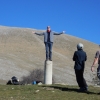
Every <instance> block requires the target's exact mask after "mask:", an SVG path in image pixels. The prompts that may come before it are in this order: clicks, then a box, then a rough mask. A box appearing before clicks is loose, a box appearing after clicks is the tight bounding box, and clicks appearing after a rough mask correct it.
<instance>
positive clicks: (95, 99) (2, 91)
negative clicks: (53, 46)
mask: <svg viewBox="0 0 100 100" xmlns="http://www.w3.org/2000/svg"><path fill="white" fill-rule="evenodd" d="M77 90H78V87H77V86H67V85H66V86H65V85H41V86H38V85H16V86H15V85H0V100H100V94H99V92H100V88H98V87H93V86H89V92H87V93H85V92H84V93H80V92H77Z"/></svg>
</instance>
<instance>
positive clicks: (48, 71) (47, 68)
mask: <svg viewBox="0 0 100 100" xmlns="http://www.w3.org/2000/svg"><path fill="white" fill-rule="evenodd" d="M44 84H47V85H50V84H52V61H45V64H44Z"/></svg>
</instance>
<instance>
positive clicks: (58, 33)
mask: <svg viewBox="0 0 100 100" xmlns="http://www.w3.org/2000/svg"><path fill="white" fill-rule="evenodd" d="M64 33H65V31H63V32H61V33H56V32H54V35H61V34H64Z"/></svg>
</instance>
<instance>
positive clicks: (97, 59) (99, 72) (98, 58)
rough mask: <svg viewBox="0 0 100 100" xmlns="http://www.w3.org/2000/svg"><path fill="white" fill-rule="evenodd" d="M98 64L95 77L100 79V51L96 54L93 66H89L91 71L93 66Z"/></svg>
mask: <svg viewBox="0 0 100 100" xmlns="http://www.w3.org/2000/svg"><path fill="white" fill-rule="evenodd" d="M97 63H98V68H97V77H98V78H99V79H100V50H99V51H97V52H96V54H95V58H94V61H93V64H92V66H91V71H92V72H93V71H94V66H95V65H96V64H97Z"/></svg>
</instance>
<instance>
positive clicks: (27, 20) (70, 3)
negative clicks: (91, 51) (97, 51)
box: [0, 0, 100, 44]
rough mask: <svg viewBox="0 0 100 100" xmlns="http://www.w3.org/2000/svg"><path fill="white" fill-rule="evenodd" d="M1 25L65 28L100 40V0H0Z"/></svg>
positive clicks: (99, 42)
mask: <svg viewBox="0 0 100 100" xmlns="http://www.w3.org/2000/svg"><path fill="white" fill-rule="evenodd" d="M0 25H3V26H12V27H24V28H35V29H42V30H44V29H46V26H47V25H50V26H51V29H52V30H53V31H57V32H61V31H63V30H64V31H66V33H67V34H69V35H73V36H76V37H80V38H83V39H85V40H88V41H91V42H94V43H96V44H100V0H0Z"/></svg>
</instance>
